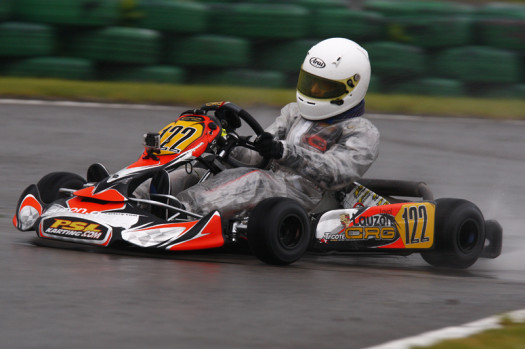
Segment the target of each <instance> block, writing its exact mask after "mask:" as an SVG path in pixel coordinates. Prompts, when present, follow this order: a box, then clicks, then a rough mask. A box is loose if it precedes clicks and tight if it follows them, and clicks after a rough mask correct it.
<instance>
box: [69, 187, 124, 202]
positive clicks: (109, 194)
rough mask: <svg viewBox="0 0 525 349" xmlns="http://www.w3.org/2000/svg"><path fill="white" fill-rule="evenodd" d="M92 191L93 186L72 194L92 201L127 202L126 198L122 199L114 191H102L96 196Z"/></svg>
mask: <svg viewBox="0 0 525 349" xmlns="http://www.w3.org/2000/svg"><path fill="white" fill-rule="evenodd" d="M94 190H95V187H94V186H92V187H87V188H84V189H80V190H77V191H76V192H74V193H73V195H75V196H81V197H87V198H93V199H97V200H102V201H113V202H124V201H127V199H126V197H124V195H122V194H121V193H119V192H118V191H117V190H115V189H108V190H104V191H101V192H100V193H96V194H94V193H93V191H94Z"/></svg>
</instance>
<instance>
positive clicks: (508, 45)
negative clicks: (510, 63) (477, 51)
mask: <svg viewBox="0 0 525 349" xmlns="http://www.w3.org/2000/svg"><path fill="white" fill-rule="evenodd" d="M476 29H477V32H478V35H479V39H480V43H481V44H484V45H487V46H492V47H499V48H505V49H513V50H518V51H521V52H525V4H504V3H494V4H488V5H485V6H483V7H482V8H481V9H480V10H479V11H478V20H477V23H476Z"/></svg>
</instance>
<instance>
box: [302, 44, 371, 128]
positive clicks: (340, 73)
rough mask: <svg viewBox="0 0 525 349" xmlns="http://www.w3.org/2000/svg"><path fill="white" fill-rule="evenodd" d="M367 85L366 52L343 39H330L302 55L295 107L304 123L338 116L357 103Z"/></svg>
mask: <svg viewBox="0 0 525 349" xmlns="http://www.w3.org/2000/svg"><path fill="white" fill-rule="evenodd" d="M369 83H370V60H369V59H368V52H366V50H365V49H364V48H362V47H361V46H359V44H357V43H355V42H354V41H352V40H348V39H344V38H331V39H326V40H323V41H321V42H320V43H318V44H316V45H315V46H313V47H312V48H311V49H310V51H308V53H307V54H306V58H305V59H304V62H303V65H302V66H301V72H300V73H299V81H298V83H297V104H298V106H299V111H300V112H301V115H302V116H303V117H304V118H305V119H308V120H322V119H326V118H329V117H332V116H334V115H338V114H341V113H342V112H345V111H347V110H348V109H350V108H353V107H355V106H356V105H357V104H359V102H361V101H362V100H363V99H364V98H365V95H366V91H367V90H368V84H369Z"/></svg>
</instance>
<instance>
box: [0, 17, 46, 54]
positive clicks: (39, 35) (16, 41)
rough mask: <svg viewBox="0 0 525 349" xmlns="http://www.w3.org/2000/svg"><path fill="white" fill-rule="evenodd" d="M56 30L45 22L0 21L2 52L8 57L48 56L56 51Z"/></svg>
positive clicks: (0, 46)
mask: <svg viewBox="0 0 525 349" xmlns="http://www.w3.org/2000/svg"><path fill="white" fill-rule="evenodd" d="M55 40H56V37H55V31H54V29H53V28H52V27H51V26H49V25H45V24H37V23H21V22H3V23H0V50H1V51H0V52H1V54H2V56H6V57H25V56H48V55H52V54H53V52H54V51H55Z"/></svg>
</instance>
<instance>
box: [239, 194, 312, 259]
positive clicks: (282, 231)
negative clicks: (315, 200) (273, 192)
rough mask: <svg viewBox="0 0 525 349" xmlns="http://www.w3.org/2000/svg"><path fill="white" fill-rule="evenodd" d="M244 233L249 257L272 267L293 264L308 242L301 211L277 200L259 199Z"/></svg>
mask: <svg viewBox="0 0 525 349" xmlns="http://www.w3.org/2000/svg"><path fill="white" fill-rule="evenodd" d="M247 233H248V243H249V245H250V249H251V250H252V252H253V254H255V256H257V258H259V259H260V260H261V261H263V262H265V263H268V264H274V265H286V264H291V263H293V262H295V261H297V260H298V259H299V258H301V257H302V256H303V254H304V253H305V252H306V249H307V248H308V246H309V244H310V242H311V239H312V230H311V227H310V220H309V218H308V214H307V213H306V211H305V210H304V208H303V207H302V206H301V205H300V204H299V203H298V202H296V201H294V200H292V199H289V198H281V197H278V198H270V199H266V200H263V201H262V202H260V203H259V204H258V205H257V206H256V207H255V208H254V209H253V211H252V213H251V214H250V219H249V221H248V231H247Z"/></svg>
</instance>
